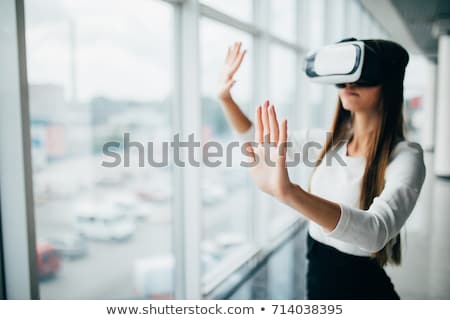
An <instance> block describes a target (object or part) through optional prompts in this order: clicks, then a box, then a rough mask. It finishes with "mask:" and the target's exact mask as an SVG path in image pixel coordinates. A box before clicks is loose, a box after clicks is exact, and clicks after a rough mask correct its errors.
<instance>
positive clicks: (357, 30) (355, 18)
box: [346, 0, 362, 38]
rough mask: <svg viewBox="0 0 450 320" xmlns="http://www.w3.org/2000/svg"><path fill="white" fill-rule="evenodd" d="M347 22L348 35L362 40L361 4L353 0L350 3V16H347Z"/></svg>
mask: <svg viewBox="0 0 450 320" xmlns="http://www.w3.org/2000/svg"><path fill="white" fill-rule="evenodd" d="M346 19H347V22H348V28H349V30H348V32H347V33H348V34H349V36H351V37H354V38H360V37H361V35H362V33H361V7H360V5H359V3H357V2H356V1H355V0H351V1H350V2H349V3H348V15H347V18H346Z"/></svg>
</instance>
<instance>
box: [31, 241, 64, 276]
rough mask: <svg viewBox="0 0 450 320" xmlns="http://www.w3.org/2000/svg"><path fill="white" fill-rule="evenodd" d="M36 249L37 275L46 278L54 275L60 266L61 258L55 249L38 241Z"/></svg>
mask: <svg viewBox="0 0 450 320" xmlns="http://www.w3.org/2000/svg"><path fill="white" fill-rule="evenodd" d="M36 251H37V265H38V272H39V277H40V278H41V279H46V278H51V277H53V276H55V275H56V274H57V272H58V270H59V269H60V267H61V258H60V256H59V254H58V252H57V251H56V249H55V248H54V247H53V246H52V245H50V244H48V243H42V242H39V243H38V244H37V248H36Z"/></svg>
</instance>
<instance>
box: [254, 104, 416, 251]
mask: <svg viewBox="0 0 450 320" xmlns="http://www.w3.org/2000/svg"><path fill="white" fill-rule="evenodd" d="M264 137H267V138H266V139H264ZM286 139H287V121H286V120H284V121H283V122H282V125H281V130H279V126H278V120H277V119H276V113H275V109H274V106H273V105H272V106H270V107H269V106H268V103H265V104H264V105H263V106H259V107H258V108H257V111H256V132H255V140H256V142H257V143H259V144H258V145H257V146H256V147H254V148H252V147H250V146H248V147H247V151H248V152H249V154H250V157H249V160H250V162H251V163H252V164H253V166H252V167H251V168H250V172H251V174H252V177H253V180H254V181H255V182H256V184H257V186H258V187H259V188H260V189H261V190H263V191H264V192H266V193H269V194H271V195H272V196H274V197H276V198H278V199H279V200H280V201H282V202H284V203H285V204H287V205H288V206H290V207H292V208H293V209H295V210H297V211H299V212H300V213H302V214H303V215H304V216H306V217H307V218H308V219H310V220H312V221H314V222H315V223H317V224H318V225H320V226H321V227H322V228H323V229H324V231H325V235H326V236H329V237H332V238H334V239H338V240H341V241H344V242H347V243H352V244H354V245H357V246H359V247H360V248H361V249H363V250H366V251H368V252H377V251H379V250H380V249H382V248H383V247H384V246H385V245H386V243H387V242H388V241H389V240H390V239H392V238H393V237H395V236H396V235H397V234H398V232H399V231H400V229H401V228H402V226H403V225H404V224H405V222H406V220H407V218H408V217H409V215H410V214H411V212H412V210H413V208H414V206H415V203H416V201H417V198H418V196H419V194H420V190H421V187H422V185H423V181H424V179H425V166H424V161H423V151H422V149H421V148H420V146H419V145H417V144H413V143H408V142H401V143H399V145H398V146H397V147H396V149H395V150H394V152H393V156H392V157H393V160H392V161H391V162H390V164H389V166H388V168H387V170H386V176H385V187H384V189H383V191H382V192H381V194H380V195H379V196H378V197H376V198H375V199H374V201H373V203H372V205H371V206H370V207H369V209H368V210H361V209H357V208H352V207H349V206H346V205H343V204H340V203H336V202H332V201H328V200H326V199H323V198H321V197H318V196H315V195H313V194H311V193H309V192H306V191H305V190H303V189H302V188H301V187H300V186H298V185H295V184H293V183H292V182H291V181H290V179H289V176H288V172H287V169H286V162H285V159H286V148H285V147H284V145H285V142H286ZM264 142H270V143H271V147H270V148H267V147H264ZM274 147H275V148H274ZM264 159H270V162H269V161H265V160H264ZM272 164H274V165H272ZM324 183H326V182H324Z"/></svg>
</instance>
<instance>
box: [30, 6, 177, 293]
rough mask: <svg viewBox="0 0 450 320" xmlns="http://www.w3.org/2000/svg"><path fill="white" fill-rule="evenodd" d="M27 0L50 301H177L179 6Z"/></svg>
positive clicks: (42, 270) (37, 183)
mask: <svg viewBox="0 0 450 320" xmlns="http://www.w3.org/2000/svg"><path fill="white" fill-rule="evenodd" d="M25 2H26V10H25V11H26V35H27V38H26V47H27V58H28V61H27V63H28V79H29V93H30V113H31V123H30V125H31V133H32V152H33V183H34V191H35V194H34V205H35V215H36V216H35V221H36V229H37V230H36V232H37V238H38V247H37V252H38V267H39V270H38V271H39V275H40V294H41V298H43V299H73V298H76V299H86V298H91V299H92V298H93V299H117V298H126V299H134V298H171V297H173V291H174V285H173V276H172V274H173V268H174V262H173V255H172V208H171V207H172V205H171V199H172V198H173V196H174V195H173V194H172V190H171V186H172V184H171V175H172V172H171V169H170V167H169V166H165V167H162V168H156V167H155V166H151V165H149V164H148V163H147V156H150V155H153V156H154V157H155V158H158V160H160V158H161V157H162V151H161V149H160V148H158V147H157V146H159V145H161V143H162V142H163V141H167V140H168V139H169V138H170V136H171V129H170V128H171V120H170V119H171V116H170V109H171V105H172V95H173V88H172V85H173V82H174V81H173V76H172V75H173V70H172V65H173V63H172V61H173V58H172V53H173V51H174V50H173V48H174V47H173V43H172V42H173V41H174V37H173V28H174V9H173V8H172V6H171V5H169V4H167V3H165V2H160V1H158V2H157V1H147V0H136V1H133V5H132V6H131V5H130V4H129V3H128V2H127V1H119V0H114V1H111V0H97V1H88V0H83V1H68V0H67V1H56V0H52V1H44V0H39V1H35V0H33V1H31V0H29V1H25ZM161 30H164V32H161ZM156 79H157V80H156ZM126 134H129V141H130V145H129V152H127V141H126V140H127V137H125V135H126ZM108 142H114V143H118V144H117V145H116V146H115V147H114V148H110V149H109V152H114V153H115V154H116V155H118V156H119V157H120V161H119V162H118V163H116V165H115V166H114V165H113V166H112V167H106V166H104V165H102V163H103V161H105V162H108V163H111V162H112V158H111V157H109V156H108V157H107V156H106V155H105V153H104V149H103V148H104V146H105V143H108ZM148 142H153V143H154V146H155V148H154V149H150V148H149V147H148V145H147V143H148ZM138 143H141V147H139V146H138ZM145 151H147V152H145ZM151 151H152V152H151ZM146 153H147V154H146ZM141 156H142V158H143V159H145V162H144V161H143V162H142V163H141ZM143 156H145V157H143ZM127 157H128V158H129V163H128V165H127V160H126V159H127ZM155 161H157V160H155ZM142 164H143V165H144V166H143V167H142Z"/></svg>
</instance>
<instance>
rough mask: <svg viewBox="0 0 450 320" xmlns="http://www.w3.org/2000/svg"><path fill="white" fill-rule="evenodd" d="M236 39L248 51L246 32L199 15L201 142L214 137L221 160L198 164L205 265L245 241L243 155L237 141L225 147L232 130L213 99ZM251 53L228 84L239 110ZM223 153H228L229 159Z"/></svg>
mask: <svg viewBox="0 0 450 320" xmlns="http://www.w3.org/2000/svg"><path fill="white" fill-rule="evenodd" d="M235 41H241V42H242V47H243V49H246V50H248V52H251V51H252V38H251V36H250V35H249V34H247V33H244V32H242V31H239V30H237V29H234V28H231V27H228V26H226V25H223V24H221V23H218V22H215V21H213V20H210V19H208V18H201V21H200V50H201V51H200V53H201V64H200V67H201V72H200V75H201V93H202V141H203V143H204V144H206V143H208V142H214V143H216V142H217V143H219V144H220V145H221V146H222V149H223V156H221V157H218V158H217V159H220V162H221V164H220V165H219V166H217V167H214V166H207V165H204V166H203V168H202V178H201V185H202V192H201V199H202V226H203V229H202V235H203V239H202V245H201V248H202V262H203V267H204V269H203V270H204V271H209V270H212V269H213V268H214V266H216V265H217V264H218V263H219V262H221V261H224V259H226V258H227V257H230V256H232V255H233V253H234V252H237V251H238V250H239V249H240V248H242V247H243V246H244V245H245V244H246V243H248V229H249V225H248V218H249V213H250V208H249V205H250V192H249V183H248V172H247V169H246V168H244V167H241V166H240V165H239V162H240V161H241V160H242V159H243V158H242V156H241V153H240V147H234V148H233V149H231V148H230V149H228V147H229V146H231V145H232V144H231V143H233V142H237V140H236V135H235V134H234V132H233V131H232V130H231V128H230V127H229V125H228V123H227V120H226V118H225V116H224V112H223V110H222V107H221V105H220V104H219V101H218V99H217V88H218V80H219V76H220V71H221V68H222V66H223V63H224V60H225V56H226V52H227V47H229V46H231V45H232V44H233V43H234V42H235ZM249 56H250V55H247V57H246V58H245V59H244V61H243V63H242V65H241V68H240V69H239V70H238V72H237V73H236V74H235V79H236V80H237V83H236V84H235V86H234V88H233V89H232V94H233V97H234V99H235V100H236V102H237V103H238V104H239V105H240V106H241V108H243V110H248V108H249V105H250V102H251V96H252V82H251V68H252V59H249ZM229 150H232V152H229ZM209 152H216V147H213V146H212V147H211V148H210V149H209ZM225 155H227V157H228V156H229V159H230V160H231V161H230V162H229V163H227V162H228V160H227V159H226V157H225ZM210 160H213V161H215V160H216V159H210Z"/></svg>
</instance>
